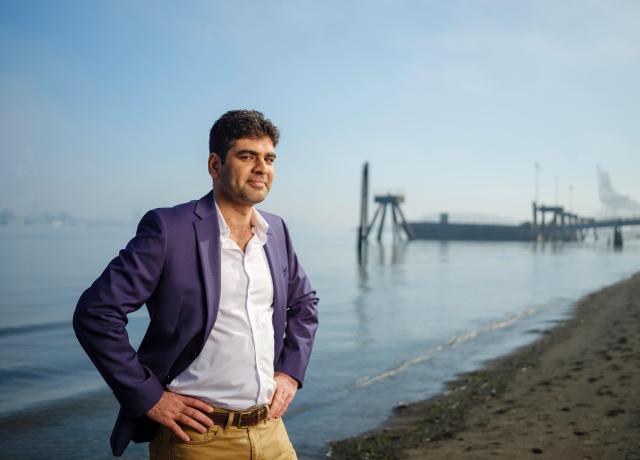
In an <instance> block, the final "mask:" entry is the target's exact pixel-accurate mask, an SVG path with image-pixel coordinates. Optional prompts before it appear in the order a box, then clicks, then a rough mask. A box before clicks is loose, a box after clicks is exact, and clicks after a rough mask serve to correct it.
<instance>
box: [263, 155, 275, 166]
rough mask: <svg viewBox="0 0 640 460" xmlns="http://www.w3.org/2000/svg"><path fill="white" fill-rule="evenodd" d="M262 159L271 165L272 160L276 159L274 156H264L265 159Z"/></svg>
mask: <svg viewBox="0 0 640 460" xmlns="http://www.w3.org/2000/svg"><path fill="white" fill-rule="evenodd" d="M264 161H265V162H266V163H268V164H270V165H272V164H273V162H274V161H276V159H275V158H273V157H267V158H265V160H264Z"/></svg>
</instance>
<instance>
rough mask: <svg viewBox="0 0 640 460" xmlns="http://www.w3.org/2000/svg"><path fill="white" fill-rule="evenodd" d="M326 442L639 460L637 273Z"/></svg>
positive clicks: (346, 452) (446, 452)
mask: <svg viewBox="0 0 640 460" xmlns="http://www.w3.org/2000/svg"><path fill="white" fill-rule="evenodd" d="M330 445H331V451H330V457H331V458H334V459H355V458H367V459H403V458H408V459H420V458H429V459H440V458H442V459H446V458H473V459H484V458H487V459H488V458H492V459H495V458H505V459H512V458H543V457H544V458H551V459H563V460H564V459H568V460H572V459H581V460H582V459H590V458H591V459H599V458H607V459H608V458H620V459H625V460H626V459H640V273H636V274H635V275H632V276H631V277H629V278H627V279H625V280H623V281H620V282H618V283H615V284H613V285H611V286H608V287H605V288H603V289H601V290H599V291H596V292H594V293H591V294H589V295H587V296H585V297H583V298H582V299H581V300H579V301H578V302H577V303H576V304H575V306H574V307H573V312H572V315H571V317H570V318H568V319H566V320H564V321H562V322H560V323H559V324H558V325H556V326H554V327H553V328H551V329H549V330H547V331H544V332H543V335H542V336H541V337H540V338H539V339H537V340H536V341H535V342H533V343H532V344H530V345H527V346H524V347H521V348H519V349H517V350H515V351H513V352H512V353H509V354H508V355H505V356H503V357H500V358H497V359H495V360H492V361H489V362H487V363H486V364H485V365H484V366H483V367H482V368H480V369H478V370H476V371H472V372H469V373H464V374H461V375H460V376H458V377H457V378H456V379H454V380H453V381H450V382H448V383H447V391H445V392H444V393H442V394H439V395H436V396H434V397H432V398H430V399H427V400H424V401H419V402H415V403H411V404H407V405H404V404H403V405H400V406H397V407H396V408H395V409H394V411H393V414H392V415H391V417H390V418H389V419H388V420H387V421H386V422H385V423H384V424H383V425H382V426H381V427H378V428H375V429H373V430H371V431H368V432H366V433H364V434H362V435H359V436H355V437H352V438H347V439H343V440H339V441H334V442H332V443H331V444H330Z"/></svg>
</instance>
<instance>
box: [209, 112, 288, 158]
mask: <svg viewBox="0 0 640 460" xmlns="http://www.w3.org/2000/svg"><path fill="white" fill-rule="evenodd" d="M264 136H268V137H269V138H270V139H271V142H273V146H274V147H275V146H276V145H278V140H279V139H280V131H279V130H278V127H277V126H276V125H274V124H273V123H272V122H271V120H269V119H268V118H265V117H264V115H263V114H262V113H261V112H258V111H257V110H230V111H228V112H227V113H225V114H224V115H222V116H221V117H220V118H218V120H217V121H216V122H215V123H214V124H213V126H212V127H211V132H210V133H209V153H210V154H211V153H214V152H215V153H216V154H217V155H218V156H219V157H220V161H221V162H222V163H224V162H225V160H226V158H227V152H228V151H229V149H230V148H231V146H232V145H233V143H234V142H235V141H236V140H238V139H243V138H249V139H258V138H260V137H264Z"/></svg>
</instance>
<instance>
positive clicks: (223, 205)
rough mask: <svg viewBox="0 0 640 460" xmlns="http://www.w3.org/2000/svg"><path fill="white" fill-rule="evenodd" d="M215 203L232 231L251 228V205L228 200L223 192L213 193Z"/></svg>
mask: <svg viewBox="0 0 640 460" xmlns="http://www.w3.org/2000/svg"><path fill="white" fill-rule="evenodd" d="M215 199H216V203H217V204H218V208H220V212H221V213H222V216H223V217H224V220H225V222H226V223H227V225H228V226H229V228H230V229H231V231H232V233H235V232H234V230H235V231H238V230H247V229H250V228H251V216H252V215H253V206H251V205H246V204H242V203H237V202H235V201H232V200H229V199H228V198H227V197H226V196H225V195H224V194H223V193H219V194H216V195H215Z"/></svg>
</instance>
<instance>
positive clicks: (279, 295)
mask: <svg viewBox="0 0 640 460" xmlns="http://www.w3.org/2000/svg"><path fill="white" fill-rule="evenodd" d="M264 252H265V254H266V255H267V261H268V262H269V270H270V271H271V280H272V283H273V317H272V322H273V334H274V338H275V343H276V346H277V344H278V337H280V340H282V337H283V335H284V324H285V315H286V306H285V301H284V297H283V296H284V294H285V289H286V284H285V283H284V281H285V280H284V275H285V274H284V273H283V268H282V264H281V262H280V257H279V254H280V251H278V241H277V240H276V238H275V236H274V234H273V233H272V230H271V227H269V230H267V243H266V244H265V245H264ZM275 361H278V356H275Z"/></svg>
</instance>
